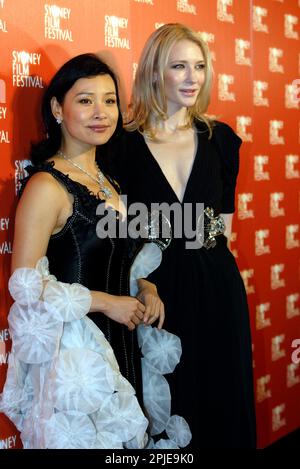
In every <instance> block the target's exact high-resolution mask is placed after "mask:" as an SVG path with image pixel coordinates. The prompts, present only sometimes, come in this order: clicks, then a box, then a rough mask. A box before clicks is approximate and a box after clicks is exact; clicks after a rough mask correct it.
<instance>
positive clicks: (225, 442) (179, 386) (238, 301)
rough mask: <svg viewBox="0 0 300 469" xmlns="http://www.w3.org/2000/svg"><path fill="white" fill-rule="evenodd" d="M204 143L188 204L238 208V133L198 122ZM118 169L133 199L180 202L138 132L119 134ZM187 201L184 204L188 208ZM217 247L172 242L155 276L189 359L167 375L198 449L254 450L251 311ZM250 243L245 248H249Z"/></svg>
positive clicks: (223, 244) (227, 257) (223, 243)
mask: <svg viewBox="0 0 300 469" xmlns="http://www.w3.org/2000/svg"><path fill="white" fill-rule="evenodd" d="M197 127H198V148H197V153H196V157H195V160H194V163H193V167H192V171H191V174H190V177H189V180H188V182H187V186H186V190H185V194H184V198H183V201H182V204H184V203H191V204H192V205H195V203H197V202H199V203H200V202H202V203H204V205H205V207H211V208H213V209H214V213H215V215H218V214H219V213H232V212H234V194H235V184H236V177H237V174H238V165H239V161H238V151H239V147H240V144H241V140H240V139H239V137H238V136H237V135H236V134H235V133H234V132H233V131H232V129H231V128H230V127H229V126H227V125H226V124H223V123H220V122H217V124H216V126H215V127H214V130H213V138H212V139H209V138H208V131H207V130H206V128H205V127H204V126H203V125H201V124H198V125H197ZM115 154H117V155H122V156H118V157H117V158H116V159H115V161H114V164H113V167H111V170H112V171H113V175H114V177H116V179H117V180H118V182H119V183H120V184H121V187H122V188H123V192H125V193H126V194H128V201H129V203H130V202H137V201H138V202H143V203H145V204H147V206H148V208H150V206H151V203H163V202H167V203H168V204H172V203H174V202H177V203H180V202H179V200H178V199H177V197H176V194H175V193H174V191H173V190H172V188H171V186H170V184H169V183H168V181H167V179H166V178H165V176H164V174H163V172H162V170H161V169H160V166H159V165H158V163H157V162H156V160H155V158H154V157H153V155H152V154H151V152H150V151H149V149H148V147H147V145H146V144H145V141H144V138H143V136H142V135H141V134H140V133H138V132H132V133H129V132H125V133H124V135H122V137H121V138H120V141H119V146H118V149H117V151H116V150H115ZM182 204H181V205H182ZM216 240H217V244H216V246H215V247H214V248H211V249H208V250H207V249H206V248H205V247H202V248H201V249H186V248H185V241H186V240H185V239H184V238H182V239H173V240H172V242H171V244H170V246H169V247H168V249H167V250H166V251H165V252H164V254H163V261H162V263H161V265H160V267H159V268H158V269H157V270H156V271H155V272H153V273H152V274H151V275H150V277H149V279H150V280H151V281H153V282H154V283H156V285H157V287H158V290H159V294H160V296H161V298H162V300H163V301H164V303H165V309H166V320H165V324H164V328H166V329H167V330H168V331H170V332H171V333H174V334H176V335H178V336H179V337H180V339H181V342H182V349H183V352H182V358H181V361H180V363H179V365H177V367H176V369H175V371H174V373H172V374H171V375H169V376H166V378H167V379H168V381H169V384H170V388H171V395H172V412H171V413H172V414H179V415H182V416H183V417H184V418H185V419H186V420H187V422H188V423H189V425H190V428H191V432H192V442H191V447H192V448H194V449H199V448H255V446H256V429H255V403H254V396H253V377H252V350H251V337H250V325H249V314H248V306H247V298H246V293H245V289H244V284H243V281H242V279H241V276H240V273H239V270H238V267H237V265H236V262H235V259H234V257H233V255H232V254H231V252H230V251H229V249H228V248H227V240H226V238H225V236H223V235H220V236H218V237H217V238H216ZM245 248H246V247H245Z"/></svg>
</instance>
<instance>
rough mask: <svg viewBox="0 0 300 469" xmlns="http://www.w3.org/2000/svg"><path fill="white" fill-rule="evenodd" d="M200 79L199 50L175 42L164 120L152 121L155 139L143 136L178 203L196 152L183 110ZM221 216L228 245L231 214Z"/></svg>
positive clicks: (194, 96) (185, 42)
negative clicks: (154, 124) (185, 127)
mask: <svg viewBox="0 0 300 469" xmlns="http://www.w3.org/2000/svg"><path fill="white" fill-rule="evenodd" d="M155 78H156V77H154V80H155ZM204 80H205V63H204V58H203V53H202V51H201V48H200V47H199V46H198V44H196V43H194V42H192V41H190V40H181V41H178V42H177V43H176V44H175V45H174V46H173V47H172V49H171V51H170V55H169V59H168V62H167V64H166V68H165V72H164V81H165V90H164V92H165V97H166V101H167V116H168V117H167V119H166V120H161V121H160V122H159V123H158V126H157V122H156V127H155V130H156V137H157V139H156V140H155V139H150V138H148V137H147V136H146V135H144V138H145V142H146V144H147V146H148V148H149V150H150V151H151V153H152V155H153V156H154V158H155V159H156V161H157V163H158V164H159V166H160V168H161V170H162V172H163V173H164V175H165V177H166V179H167V181H168V183H169V185H170V186H171V188H172V189H173V191H174V193H175V195H176V197H177V199H178V201H180V202H182V200H183V197H184V193H185V189H186V185H187V182H188V179H189V176H190V173H191V170H192V166H193V162H194V159H195V155H196V150H197V133H196V130H195V129H194V128H193V127H192V128H188V129H183V128H182V127H183V126H184V125H185V124H186V116H187V109H188V107H190V106H193V105H194V104H195V102H196V99H197V96H198V94H199V91H200V89H201V86H202V85H203V83H204ZM150 120H151V116H150ZM221 215H222V216H223V218H224V221H225V226H226V230H225V233H224V234H225V236H226V237H227V238H228V245H229V241H230V236H231V226H232V216H233V214H232V213H230V214H228V213H226V214H221Z"/></svg>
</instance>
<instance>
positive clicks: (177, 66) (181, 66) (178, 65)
mask: <svg viewBox="0 0 300 469" xmlns="http://www.w3.org/2000/svg"><path fill="white" fill-rule="evenodd" d="M172 68H175V70H178V69H180V68H184V65H183V64H174V65H172Z"/></svg>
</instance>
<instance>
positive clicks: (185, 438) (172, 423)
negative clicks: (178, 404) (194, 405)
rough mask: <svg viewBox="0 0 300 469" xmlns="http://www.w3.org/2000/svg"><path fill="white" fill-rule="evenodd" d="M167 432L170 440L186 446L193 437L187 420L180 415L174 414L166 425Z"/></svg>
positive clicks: (182, 446)
mask: <svg viewBox="0 0 300 469" xmlns="http://www.w3.org/2000/svg"><path fill="white" fill-rule="evenodd" d="M166 433H167V435H168V437H169V438H170V440H172V441H174V443H176V444H177V445H178V446H180V447H181V448H184V447H185V446H187V445H188V444H189V442H190V441H191V439H192V434H191V431H190V427H189V425H188V423H187V421H186V420H185V419H184V418H183V417H180V416H179V415H172V417H171V418H170V420H169V421H168V424H167V427H166Z"/></svg>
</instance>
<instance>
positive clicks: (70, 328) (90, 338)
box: [60, 319, 110, 354]
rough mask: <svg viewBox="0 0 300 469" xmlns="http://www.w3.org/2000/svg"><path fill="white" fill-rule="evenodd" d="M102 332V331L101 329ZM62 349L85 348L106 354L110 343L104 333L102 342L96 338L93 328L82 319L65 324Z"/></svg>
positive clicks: (61, 343)
mask: <svg viewBox="0 0 300 469" xmlns="http://www.w3.org/2000/svg"><path fill="white" fill-rule="evenodd" d="M99 332H100V333H101V334H102V332H101V331H100V330H99ZM60 347H61V350H64V349H72V348H83V349H88V350H92V351H93V352H97V353H101V354H105V353H106V349H107V347H110V345H109V343H108V342H107V340H106V339H105V336H104V334H102V336H101V343H99V341H97V340H96V339H95V336H94V334H93V332H92V331H91V329H90V328H89V327H87V325H86V322H85V321H82V320H81V319H77V320H74V321H70V322H66V323H65V324H64V333H63V336H62V338H61V342H60Z"/></svg>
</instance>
